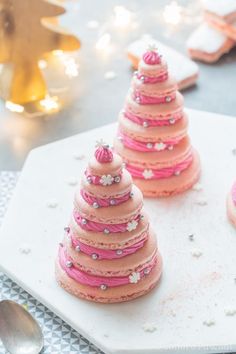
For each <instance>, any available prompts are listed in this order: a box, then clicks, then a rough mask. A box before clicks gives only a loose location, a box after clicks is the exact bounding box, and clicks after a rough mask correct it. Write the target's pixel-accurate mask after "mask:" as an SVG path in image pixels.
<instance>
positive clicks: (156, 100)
mask: <svg viewBox="0 0 236 354" xmlns="http://www.w3.org/2000/svg"><path fill="white" fill-rule="evenodd" d="M133 98H134V100H135V101H136V102H137V103H139V104H161V103H170V102H172V101H173V100H174V99H175V98H176V92H171V93H169V94H165V95H163V96H158V97H150V96H145V95H142V94H141V93H140V92H137V91H136V92H134V95H133Z"/></svg>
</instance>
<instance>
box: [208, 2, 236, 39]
mask: <svg viewBox="0 0 236 354" xmlns="http://www.w3.org/2000/svg"><path fill="white" fill-rule="evenodd" d="M203 7H204V10H205V11H204V14H205V19H206V20H207V22H208V23H209V24H210V25H211V26H213V27H214V28H215V29H216V30H218V31H220V32H222V33H224V34H225V35H226V36H228V37H229V38H231V39H233V40H235V41H236V1H235V0H203Z"/></svg>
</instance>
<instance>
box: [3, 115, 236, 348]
mask: <svg viewBox="0 0 236 354" xmlns="http://www.w3.org/2000/svg"><path fill="white" fill-rule="evenodd" d="M189 115H190V125H191V129H190V133H191V136H192V140H193V143H194V145H195V146H196V148H197V149H198V150H199V152H200V154H201V159H202V179H201V183H202V185H203V191H193V190H192V191H190V192H188V193H186V194H184V195H182V196H178V197H174V198H171V199H161V200H148V199H146V200H145V206H146V209H147V211H148V213H149V216H150V219H151V222H152V224H153V226H154V228H155V230H156V233H157V236H158V239H159V248H160V250H161V253H162V255H163V258H164V272H163V277H162V281H161V283H160V285H159V287H158V288H156V289H155V290H154V291H152V292H151V293H150V294H149V295H147V296H145V297H143V298H140V299H138V300H135V301H132V302H128V303H123V304H115V305H101V304H95V303H90V302H86V301H84V300H79V299H76V298H75V297H73V296H71V295H69V294H67V293H66V292H65V291H64V290H62V289H61V288H60V287H59V286H58V285H57V283H56V282H55V279H54V258H55V257H56V253H57V244H58V242H59V241H60V240H61V239H62V237H63V227H64V226H65V225H67V221H68V220H69V216H70V213H71V211H72V200H73V194H74V189H75V187H73V186H70V185H69V184H68V183H67V181H68V179H70V178H71V177H73V176H78V177H79V176H80V175H81V173H83V170H84V168H85V166H86V163H87V157H88V156H89V154H91V153H92V151H93V146H94V143H95V140H97V139H100V138H103V139H105V140H107V141H108V142H111V139H112V137H113V136H114V134H115V130H116V126H115V125H109V126H105V127H102V128H99V129H96V130H93V131H90V132H87V133H83V134H80V135H77V136H74V137H72V138H69V139H65V140H62V141H59V142H56V143H53V144H50V145H47V146H43V147H41V148H38V149H35V150H33V151H32V152H31V154H30V155H29V157H28V159H27V162H26V164H25V166H24V169H23V172H22V174H21V177H20V180H19V182H18V185H17V188H16V191H15V194H14V197H13V199H12V202H11V204H10V207H9V210H8V212H7V215H6V218H5V221H4V223H3V227H2V229H1V236H0V265H1V269H2V270H3V271H4V272H5V273H6V274H7V275H8V276H9V277H11V278H12V279H13V280H15V281H16V282H17V283H18V284H19V285H21V286H22V287H23V288H24V289H26V290H27V291H28V292H30V293H31V294H32V295H33V296H35V297H36V298H37V299H38V300H39V301H41V302H42V303H44V304H45V305H46V306H48V308H50V309H51V310H52V311H54V312H55V313H56V314H57V315H59V316H61V317H62V318H63V319H64V320H65V321H66V322H68V323H69V324H70V325H71V326H72V327H74V328H75V329H76V330H77V331H78V332H80V333H81V334H82V335H84V336H85V337H87V338H88V339H89V340H90V341H92V342H93V343H94V344H96V345H97V346H98V347H99V348H101V349H102V350H104V352H105V353H116V354H127V353H132V354H149V353H152V354H153V353H171V354H174V353H220V352H221V353H222V352H233V351H236V316H226V315H225V311H227V310H234V309H236V283H235V280H234V278H236V230H235V229H234V228H233V227H232V226H231V225H230V224H229V223H228V221H227V218H226V210H225V199H226V194H227V193H228V191H229V190H230V188H231V184H232V182H233V180H234V178H236V156H235V155H233V153H232V149H233V148H236V119H232V118H231V117H227V116H219V115H216V114H212V113H206V112H200V111H192V110H191V111H190V110H189ZM74 154H81V155H85V156H86V158H85V159H83V160H76V159H75V158H74V157H73V155H74ZM52 199H55V200H56V201H58V206H57V208H48V207H47V203H48V201H50V200H52ZM204 200H205V201H206V202H207V205H204V206H201V205H199V204H198V203H199V202H200V203H201V202H202V201H203V202H204ZM190 234H194V235H195V236H194V237H195V241H193V242H191V241H189V239H188V235H190ZM25 246H27V247H30V248H31V252H30V253H29V254H23V253H22V252H20V250H19V249H20V248H22V247H23V248H24V247H25ZM195 248H196V249H199V250H201V251H202V256H201V257H199V258H195V257H193V256H192V254H191V251H192V250H194V249H195ZM204 321H207V322H209V321H212V322H214V325H212V326H210V327H208V326H206V325H204V324H203V323H204ZM146 322H148V323H152V324H155V326H156V331H154V332H153V333H148V332H145V331H144V330H143V328H142V326H143V324H144V323H146Z"/></svg>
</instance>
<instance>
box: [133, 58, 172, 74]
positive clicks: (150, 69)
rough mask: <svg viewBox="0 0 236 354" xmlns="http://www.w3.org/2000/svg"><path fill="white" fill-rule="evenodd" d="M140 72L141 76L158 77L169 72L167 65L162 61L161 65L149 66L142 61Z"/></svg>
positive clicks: (139, 67)
mask: <svg viewBox="0 0 236 354" xmlns="http://www.w3.org/2000/svg"><path fill="white" fill-rule="evenodd" d="M138 70H139V73H140V74H141V75H144V76H149V77H158V76H160V75H162V74H165V73H166V72H167V63H166V61H165V60H163V59H162V60H161V63H160V64H155V65H149V64H146V63H145V62H144V61H143V60H142V59H141V60H140V62H139V66H138Z"/></svg>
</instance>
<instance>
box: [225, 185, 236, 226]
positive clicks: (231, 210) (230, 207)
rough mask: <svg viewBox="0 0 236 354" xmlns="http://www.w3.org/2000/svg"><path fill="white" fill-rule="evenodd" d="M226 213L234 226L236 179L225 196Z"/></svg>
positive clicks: (235, 224)
mask: <svg viewBox="0 0 236 354" xmlns="http://www.w3.org/2000/svg"><path fill="white" fill-rule="evenodd" d="M227 214H228V218H229V220H230V221H231V223H232V224H233V225H234V226H235V227H236V181H235V182H234V184H233V186H232V188H231V191H230V193H229V195H228V198H227Z"/></svg>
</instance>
